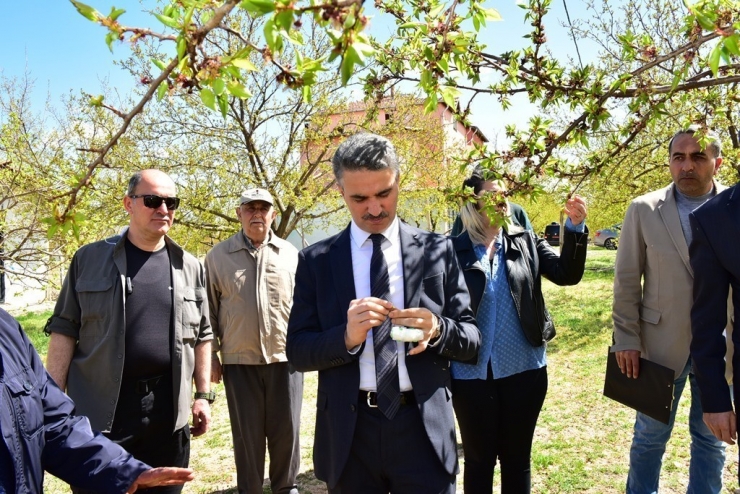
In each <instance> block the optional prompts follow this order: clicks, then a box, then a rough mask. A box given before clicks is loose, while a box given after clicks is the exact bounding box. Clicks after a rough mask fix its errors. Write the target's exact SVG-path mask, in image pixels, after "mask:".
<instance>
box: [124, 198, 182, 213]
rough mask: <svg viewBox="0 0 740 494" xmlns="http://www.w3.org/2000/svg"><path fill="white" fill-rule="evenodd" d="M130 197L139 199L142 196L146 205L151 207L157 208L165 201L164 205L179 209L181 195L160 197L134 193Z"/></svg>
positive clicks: (171, 208) (168, 207) (170, 208)
mask: <svg viewBox="0 0 740 494" xmlns="http://www.w3.org/2000/svg"><path fill="white" fill-rule="evenodd" d="M129 197H130V198H131V199H138V198H140V197H141V198H142V199H144V206H146V207H148V208H151V209H157V208H159V206H161V205H162V203H164V205H165V206H167V209H168V210H170V211H172V210H175V209H177V207H178V206H179V205H180V198H179V197H159V196H155V195H152V194H142V195H134V196H129Z"/></svg>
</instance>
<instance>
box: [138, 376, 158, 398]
mask: <svg viewBox="0 0 740 494" xmlns="http://www.w3.org/2000/svg"><path fill="white" fill-rule="evenodd" d="M160 379H162V376H157V377H153V378H151V379H141V380H140V381H136V392H137V393H138V394H140V395H145V394H148V393H150V392H151V391H152V390H153V389H154V388H156V387H157V384H159V381H160Z"/></svg>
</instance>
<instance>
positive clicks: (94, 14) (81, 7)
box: [69, 0, 102, 22]
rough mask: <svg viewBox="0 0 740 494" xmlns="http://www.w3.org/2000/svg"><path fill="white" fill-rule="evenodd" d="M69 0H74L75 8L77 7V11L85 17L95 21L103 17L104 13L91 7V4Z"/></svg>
mask: <svg viewBox="0 0 740 494" xmlns="http://www.w3.org/2000/svg"><path fill="white" fill-rule="evenodd" d="M69 1H70V2H72V5H74V6H75V8H76V9H77V12H79V13H80V14H82V16H83V17H85V18H87V19H89V20H91V21H93V22H98V20H100V18H101V17H102V15H100V12H98V11H97V10H95V9H94V8H92V7H90V6H89V5H85V4H84V3H82V2H78V1H77V0H69Z"/></svg>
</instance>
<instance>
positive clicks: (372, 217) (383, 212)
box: [362, 211, 388, 220]
mask: <svg viewBox="0 0 740 494" xmlns="http://www.w3.org/2000/svg"><path fill="white" fill-rule="evenodd" d="M387 217H388V212H387V211H382V212H381V213H380V214H379V215H377V216H374V215H372V214H370V213H367V214H366V215H364V216H363V217H362V219H363V220H380V219H383V218H387Z"/></svg>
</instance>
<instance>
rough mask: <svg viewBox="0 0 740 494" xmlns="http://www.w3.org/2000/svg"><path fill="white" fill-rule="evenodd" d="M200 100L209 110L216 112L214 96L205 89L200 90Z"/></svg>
mask: <svg viewBox="0 0 740 494" xmlns="http://www.w3.org/2000/svg"><path fill="white" fill-rule="evenodd" d="M200 100H201V101H202V102H203V104H204V105H206V106H207V107H208V108H210V109H211V110H214V111H215V110H216V95H215V94H213V91H211V90H210V89H208V88H207V87H206V88H203V89H201V90H200Z"/></svg>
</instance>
